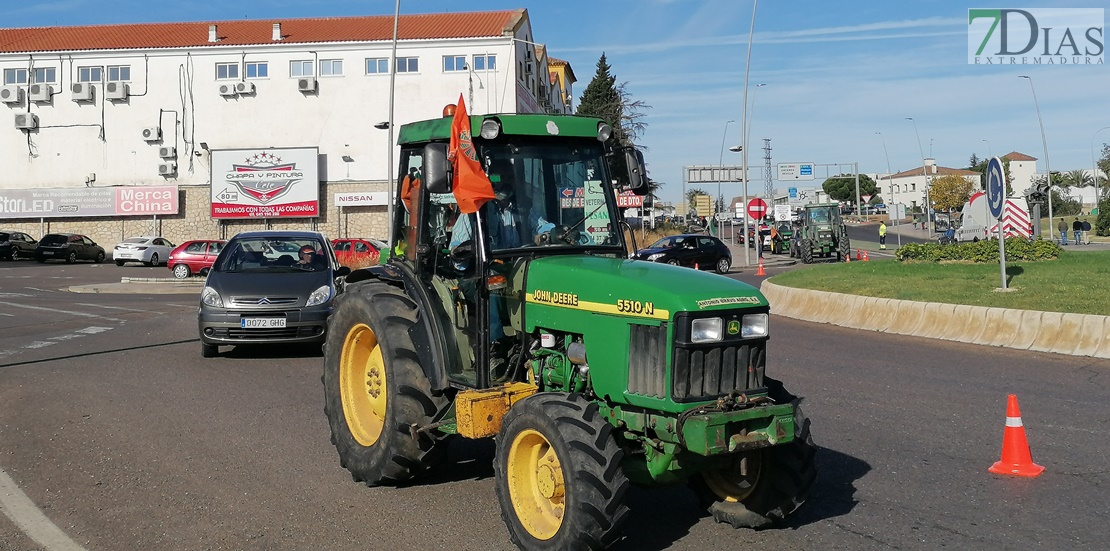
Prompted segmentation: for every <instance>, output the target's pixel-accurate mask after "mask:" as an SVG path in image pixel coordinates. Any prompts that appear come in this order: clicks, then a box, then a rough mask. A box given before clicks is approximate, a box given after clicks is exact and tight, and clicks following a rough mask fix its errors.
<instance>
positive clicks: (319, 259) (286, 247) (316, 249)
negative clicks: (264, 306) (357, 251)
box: [213, 236, 329, 272]
mask: <svg viewBox="0 0 1110 551" xmlns="http://www.w3.org/2000/svg"><path fill="white" fill-rule="evenodd" d="M327 251H328V249H326V248H325V247H324V244H323V242H321V241H319V240H317V239H314V238H310V237H297V238H294V237H280V236H279V237H274V236H265V237H251V238H244V239H239V238H235V239H232V240H231V241H230V242H229V243H228V244H227V246H226V247H225V249H224V251H223V252H222V253H221V255H220V257H219V259H218V260H217V262H216V265H215V266H214V267H213V270H215V271H217V272H267V271H274V272H289V271H297V270H320V269H325V268H327V267H328V265H329V263H328V258H327ZM302 252H303V253H305V254H301V253H302Z"/></svg>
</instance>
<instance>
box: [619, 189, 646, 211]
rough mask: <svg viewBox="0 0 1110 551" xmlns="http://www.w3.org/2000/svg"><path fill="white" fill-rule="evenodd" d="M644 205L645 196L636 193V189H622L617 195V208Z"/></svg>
mask: <svg viewBox="0 0 1110 551" xmlns="http://www.w3.org/2000/svg"><path fill="white" fill-rule="evenodd" d="M643 206H644V196H643V195H636V192H634V191H622V192H621V193H620V195H618V196H617V208H621V209H629V208H637V209H638V208H641V207H643Z"/></svg>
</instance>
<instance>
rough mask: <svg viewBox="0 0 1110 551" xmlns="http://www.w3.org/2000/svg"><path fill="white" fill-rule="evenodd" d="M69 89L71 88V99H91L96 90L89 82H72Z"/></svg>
mask: <svg viewBox="0 0 1110 551" xmlns="http://www.w3.org/2000/svg"><path fill="white" fill-rule="evenodd" d="M71 90H73V101H92V100H93V96H94V94H95V92H96V88H95V87H94V86H93V85H92V83H91V82H77V83H74V85H73V88H71Z"/></svg>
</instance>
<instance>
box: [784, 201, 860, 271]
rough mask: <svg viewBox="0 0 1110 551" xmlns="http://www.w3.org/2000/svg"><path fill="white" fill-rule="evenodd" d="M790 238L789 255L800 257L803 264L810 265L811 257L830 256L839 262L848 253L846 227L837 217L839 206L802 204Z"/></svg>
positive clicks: (849, 241)
mask: <svg viewBox="0 0 1110 551" xmlns="http://www.w3.org/2000/svg"><path fill="white" fill-rule="evenodd" d="M793 239H794V247H792V248H791V249H790V256H791V257H796V258H801V259H802V262H803V263H805V264H810V263H812V262H813V259H814V258H830V257H832V256H834V255H835V256H836V261H837V262H842V261H843V260H844V259H845V258H848V256H849V255H850V254H851V253H852V243H851V240H849V239H848V228H847V227H846V226H845V225H844V221H843V220H842V219H841V218H840V205H838V204H836V203H824V204H815V205H806V206H805V209H803V210H802V212H801V213H800V215H799V218H798V225H797V226H796V228H795V232H794V235H793Z"/></svg>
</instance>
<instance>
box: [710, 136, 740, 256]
mask: <svg viewBox="0 0 1110 551" xmlns="http://www.w3.org/2000/svg"><path fill="white" fill-rule="evenodd" d="M734 122H736V121H734V120H732V119H729V120H727V121H725V131H724V132H722V133H721V155H720V157H719V158H718V159H717V170H718V172H717V201H720V202H721V206H722V207H723V206H724V204H725V198H724V196H723V195H721V181H722V180H724V179H725V137H726V136H728V125H730V124H732V123H734ZM741 130H742V129H741ZM714 203H716V202H714ZM717 212H718V209H713V217H714V218H716V217H717ZM717 237H721V221H720V220H718V221H717Z"/></svg>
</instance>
